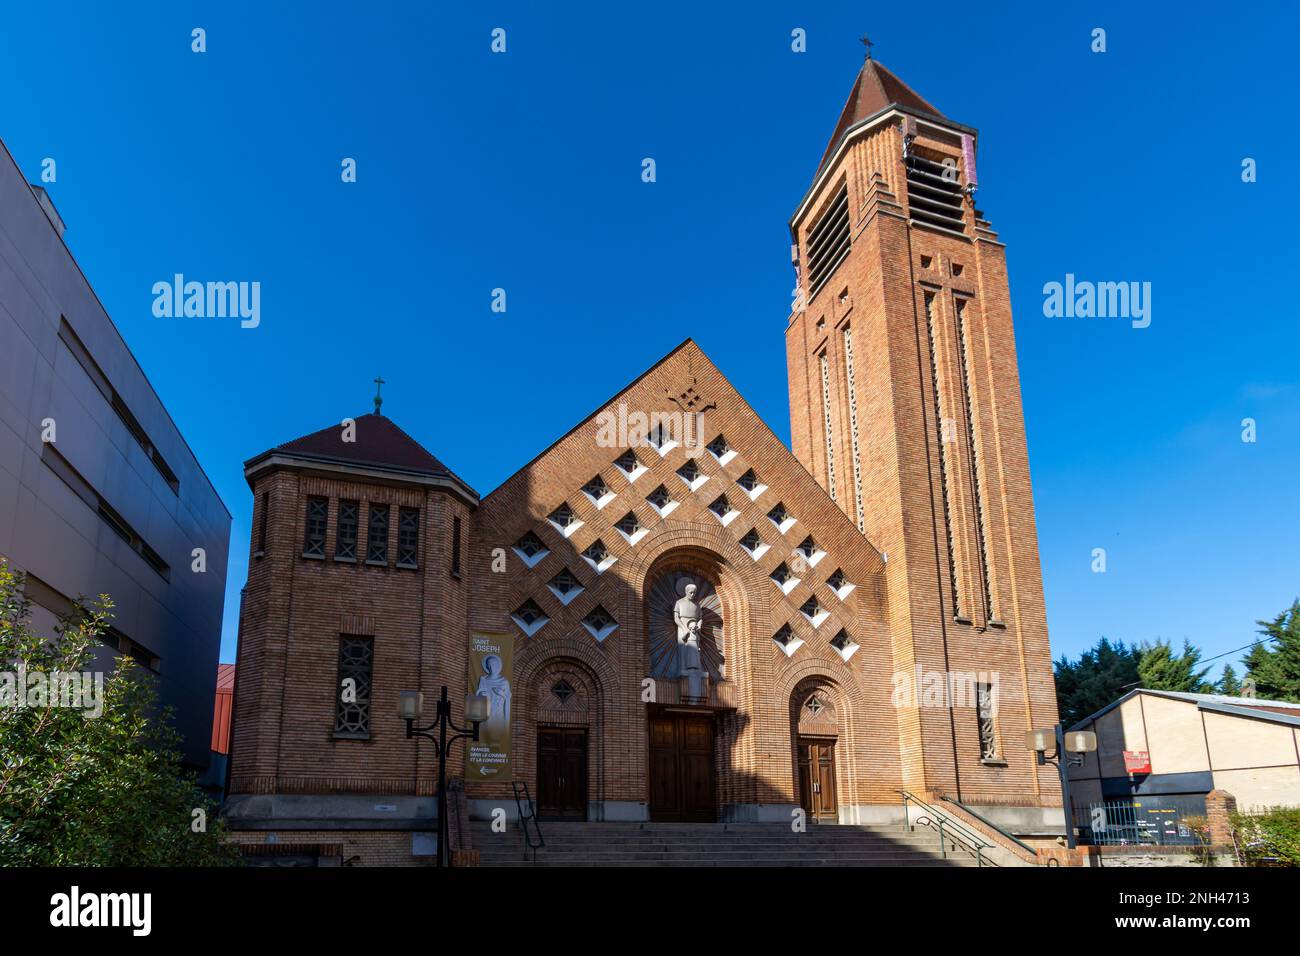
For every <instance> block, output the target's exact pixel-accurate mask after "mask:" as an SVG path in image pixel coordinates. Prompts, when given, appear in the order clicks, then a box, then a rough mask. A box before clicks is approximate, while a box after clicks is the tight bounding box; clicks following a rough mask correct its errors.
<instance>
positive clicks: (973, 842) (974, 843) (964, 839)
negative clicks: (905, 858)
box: [894, 790, 997, 866]
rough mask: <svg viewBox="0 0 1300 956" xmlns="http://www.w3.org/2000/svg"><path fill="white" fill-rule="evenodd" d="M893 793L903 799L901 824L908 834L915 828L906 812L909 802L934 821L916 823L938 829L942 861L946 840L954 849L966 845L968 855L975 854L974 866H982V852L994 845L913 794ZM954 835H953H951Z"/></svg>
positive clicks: (923, 817) (921, 818)
mask: <svg viewBox="0 0 1300 956" xmlns="http://www.w3.org/2000/svg"><path fill="white" fill-rule="evenodd" d="M894 792H895V793H898V794H901V795H902V797H903V822H904V824H905V825H906V826H907V829H908V832H913V831H915V829H916V827H915V826H913V824H912V818H911V814H909V813H908V812H907V805H908V803H909V802H910V803H915V804H916V805H917V806H918V807H921V808H923V809H925V810H927V811H929V813H930V814H931V815H932V816H933V817H934V819H933V820H931V819H929V818H928V817H925V816H920V817H918V818H917V821H916V822H917V823H924V824H927V825H929V826H933V827H935V828H936V829H938V831H939V854H940V857H941V858H942V859H945V860H946V859H948V840H952V842H953V845H954V847H955V846H956V845H957V844H958V843H964V844H965V845H966V847H965V848H966V851H967V852H968V853H974V854H975V865H976V866H983V865H984V851H985V850H991V849H993V846H994V845H993V844H992V843H989V842H988V841H986V840H983V839H981V838H980V837H979V835H977V834H976V833H975V831H974V830H972V829H970V827H968V826H966V825H965V824H963V823H962V822H961V821H959V820H955V819H953V818H952V817H949V816H947V815H946V814H945V813H944V812H943V811H942V810H940V809H938V808H937V807H932V806H930V804H928V803H926V802H925V801H924V800H922V799H921V798H920V797H918V796H916V795H915V794H913V793H910V792H908V791H907V790H896V791H894ZM954 833H955V835H953V834H954ZM989 863H990V865H992V866H996V865H997V864H996V863H993V862H992V861H991V860H990V861H989Z"/></svg>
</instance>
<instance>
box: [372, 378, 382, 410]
mask: <svg viewBox="0 0 1300 956" xmlns="http://www.w3.org/2000/svg"><path fill="white" fill-rule="evenodd" d="M374 381H375V414H376V415H378V414H380V411H379V409H380V407H382V406H383V404H384V397H383V396H382V395H381V394H380V392H382V391H383V388H384V379H383V377H382V376H379V375H376V376H375V380H374Z"/></svg>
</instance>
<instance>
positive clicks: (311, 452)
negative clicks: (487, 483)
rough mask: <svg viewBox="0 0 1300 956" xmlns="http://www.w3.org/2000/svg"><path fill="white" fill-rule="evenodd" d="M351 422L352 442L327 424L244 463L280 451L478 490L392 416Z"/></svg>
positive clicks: (334, 426)
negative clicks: (430, 451)
mask: <svg viewBox="0 0 1300 956" xmlns="http://www.w3.org/2000/svg"><path fill="white" fill-rule="evenodd" d="M354 421H355V422H356V431H355V433H354V434H353V435H352V436H351V437H353V438H354V439H355V440H354V441H344V440H343V437H344V432H343V428H342V426H341V425H329V426H327V427H325V428H322V429H321V430H320V431H316V432H312V433H311V434H310V435H304V436H302V437H301V438H295V439H294V440H293V441H289V442H285V443H284V444H283V445H277V446H276V447H275V448H272V449H271V450H270V451H267V452H263V453H262V454H261V455H258V456H257V457H256V458H252V459H249V461H247V462H245V466H247V465H250V464H252V463H253V462H255V461H258V460H260V459H262V458H265V457H267V456H268V455H273V454H276V453H282V454H288V455H293V456H295V457H300V458H309V459H318V460H320V461H330V462H338V463H342V464H349V465H361V466H366V465H369V466H374V467H378V468H392V469H397V470H400V471H403V472H406V473H408V474H414V475H427V476H430V477H434V478H450V479H453V480H454V481H455V482H456V483H457V484H459V485H461V486H463V487H464V488H465V489H466V490H467V491H469V493H470V494H471V495H474V496H475V497H477V493H476V492H475V491H474V490H473V489H472V488H470V487H469V485H468V484H466V483H465V482H464V481H462V480H461V479H460V478H459V477H458V476H457V475H456V474H455V472H453V471H452V470H451V469H450V468H448V467H447V466H446V465H444V464H443V463H442V462H441V461H439V460H438V459H437V458H435V457H434V456H433V455H431V454H429V452H428V451H427V450H426V449H425V448H424V446H423V445H421V444H420V443H419V442H417V441H416V440H415V439H414V438H412V437H411V436H410V435H408V434H406V432H404V431H402V429H400V428H399V427H398V426H397V425H396V424H394V423H393V421H392V419H389V418H385V417H384V416H383V415H378V414H375V413H373V412H372V413H371V414H369V415H360V416H358V417H357V418H356V419H354Z"/></svg>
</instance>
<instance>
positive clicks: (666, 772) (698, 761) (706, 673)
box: [645, 549, 727, 823]
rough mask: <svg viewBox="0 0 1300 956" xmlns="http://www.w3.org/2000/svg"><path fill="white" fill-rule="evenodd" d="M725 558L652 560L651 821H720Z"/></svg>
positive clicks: (691, 553) (692, 555) (648, 609)
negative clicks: (723, 566)
mask: <svg viewBox="0 0 1300 956" xmlns="http://www.w3.org/2000/svg"><path fill="white" fill-rule="evenodd" d="M720 578H721V561H720V560H719V559H718V558H717V557H716V556H715V555H712V554H709V553H706V552H702V551H699V550H696V549H683V550H681V551H677V552H670V553H669V554H667V555H664V556H662V557H661V558H660V559H659V560H658V561H656V562H655V564H654V566H653V567H652V568H651V572H650V574H648V575H647V584H646V590H645V595H646V597H645V622H646V623H645V626H646V635H645V641H646V642H645V647H646V657H647V660H646V664H647V667H648V673H649V674H650V676H651V677H652V679H653V680H654V685H655V690H656V693H655V698H654V699H653V700H649V701H647V713H646V723H647V732H648V739H647V762H646V769H647V778H648V779H647V797H648V804H649V815H650V819H651V820H655V821H666V822H693V823H712V822H715V821H716V820H717V819H718V777H719V767H718V760H719V758H718V750H719V748H718V734H719V717H720V714H721V711H723V710H725V709H726V708H725V707H722V706H720V704H719V699H720V695H719V693H718V687H719V684H720V683H721V682H722V681H724V680H725V679H726V669H727V668H726V660H727V640H726V637H725V635H726V612H725V610H724V602H723V598H722V595H721V593H720V592H719V580H720Z"/></svg>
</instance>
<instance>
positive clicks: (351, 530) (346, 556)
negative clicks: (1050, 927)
mask: <svg viewBox="0 0 1300 956" xmlns="http://www.w3.org/2000/svg"><path fill="white" fill-rule="evenodd" d="M360 515H361V503H360V502H358V501H346V500H340V501H339V526H338V534H337V536H336V537H335V539H334V560H335V561H355V560H356V559H357V525H358V522H359V521H360Z"/></svg>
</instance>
